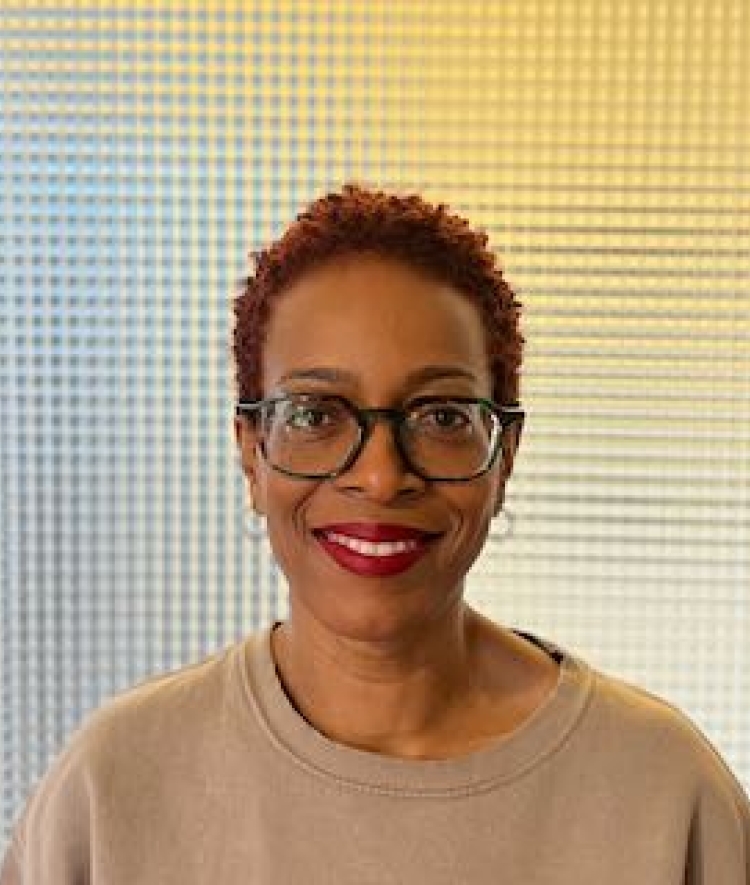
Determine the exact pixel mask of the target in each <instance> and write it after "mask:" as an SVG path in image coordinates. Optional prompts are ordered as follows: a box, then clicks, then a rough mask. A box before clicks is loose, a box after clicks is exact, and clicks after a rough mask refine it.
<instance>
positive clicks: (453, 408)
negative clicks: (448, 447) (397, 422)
mask: <svg viewBox="0 0 750 885" xmlns="http://www.w3.org/2000/svg"><path fill="white" fill-rule="evenodd" d="M475 411H476V410H475V409H472V406H471V404H468V403H452V402H438V403H425V404H423V405H420V406H418V407H417V408H416V409H414V411H413V412H412V422H411V423H412V425H413V427H414V429H415V430H417V431H418V432H420V433H426V434H431V435H435V436H438V435H440V436H458V435H468V434H471V432H472V430H473V427H474V422H475V415H474V412H475Z"/></svg>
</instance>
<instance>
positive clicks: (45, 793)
mask: <svg viewBox="0 0 750 885" xmlns="http://www.w3.org/2000/svg"><path fill="white" fill-rule="evenodd" d="M87 780H88V778H87V776H86V770H85V767H84V766H83V765H82V761H81V758H80V754H79V752H78V747H77V746H75V745H74V746H72V747H70V748H69V749H68V750H67V751H65V752H64V753H63V754H62V755H61V756H60V757H59V758H58V759H57V760H56V761H55V762H54V763H53V765H52V766H51V767H50V769H49V770H48V771H47V773H46V774H45V776H44V777H43V778H42V780H41V781H40V783H39V784H38V786H37V788H36V790H35V791H34V792H33V793H32V795H31V798H30V799H29V800H28V802H27V804H26V807H25V809H24V811H23V814H22V816H21V818H20V819H19V821H18V823H17V825H16V827H15V829H14V832H13V836H12V840H11V843H10V846H9V847H8V850H7V852H6V855H5V859H4V861H3V864H2V867H1V868H0V885H52V883H54V885H87V883H88V882H89V881H90V875H89V873H90V869H89V867H90V864H89V858H90V855H91V845H90V838H89V837H90V832H91V821H90V813H89V805H90V803H89V797H88V789H87Z"/></svg>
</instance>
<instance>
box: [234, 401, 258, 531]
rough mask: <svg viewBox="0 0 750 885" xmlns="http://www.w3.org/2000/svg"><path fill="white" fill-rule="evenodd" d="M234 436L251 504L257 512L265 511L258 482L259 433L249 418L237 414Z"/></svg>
mask: <svg viewBox="0 0 750 885" xmlns="http://www.w3.org/2000/svg"><path fill="white" fill-rule="evenodd" d="M234 438H235V441H236V443H237V451H238V454H239V461H240V467H241V468H242V472H243V473H244V474H245V480H246V482H247V494H248V498H249V501H250V506H251V508H252V510H253V511H255V513H258V514H261V515H262V514H264V513H265V503H264V498H263V494H262V489H261V484H260V483H259V482H258V454H259V453H258V433H257V430H256V427H255V425H254V424H253V423H252V422H251V421H248V420H247V418H245V417H242V416H240V415H237V416H236V417H235V419H234Z"/></svg>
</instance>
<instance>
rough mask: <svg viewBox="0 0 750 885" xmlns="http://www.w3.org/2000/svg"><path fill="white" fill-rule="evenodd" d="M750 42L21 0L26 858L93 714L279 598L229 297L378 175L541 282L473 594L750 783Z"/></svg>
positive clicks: (12, 302) (196, 654) (661, 24)
mask: <svg viewBox="0 0 750 885" xmlns="http://www.w3.org/2000/svg"><path fill="white" fill-rule="evenodd" d="M749 58H750V6H749V5H748V4H747V3H746V2H744V0H735V2H732V0H710V2H709V0H570V2H565V0H558V2H543V0H518V2H503V3H502V4H500V3H489V2H488V3H478V2H472V0H461V2H442V3H438V4H435V3H431V2H429V0H388V2H372V0H370V2H367V3H365V2H361V3H359V2H355V3H351V2H334V0H322V2H321V0H308V2H301V0H300V2H280V0H265V2H229V0H227V2H215V3H206V4H198V3H193V2H184V3H171V2H167V3H165V2H164V0H149V2H143V0H139V2H129V3H124V2H112V3H109V4H102V3H94V2H88V0H79V2H77V3H73V2H71V3H62V2H43V0H22V2H21V0H4V2H3V4H2V9H1V10H0V77H1V78H2V92H1V99H0V410H1V411H0V419H1V420H0V581H1V582H2V583H1V585H0V689H1V696H0V823H1V824H2V831H0V851H1V850H2V847H3V845H4V840H5V839H6V838H7V834H8V831H9V827H10V824H11V821H12V820H13V818H14V816H15V815H16V814H17V813H18V811H19V810H20V807H21V805H22V803H23V801H24V800H25V798H26V796H27V795H28V792H29V790H30V788H31V786H32V785H33V783H34V782H35V780H36V779H37V778H38V776H39V775H40V774H41V772H42V771H43V770H44V769H45V768H46V767H47V765H48V764H49V762H50V760H51V758H52V757H53V756H54V754H55V753H56V752H57V751H58V750H59V748H60V747H61V745H62V744H63V743H64V741H65V740H66V738H67V736H68V735H69V734H70V732H71V731H72V730H73V729H74V728H75V727H76V726H77V725H78V723H79V722H80V721H81V720H82V719H83V718H84V717H85V716H86V715H87V714H88V713H89V712H90V711H91V710H92V709H93V708H94V707H96V706H97V705H99V704H100V703H101V702H102V701H103V700H104V699H106V698H107V697H109V696H111V695H112V694H113V693H115V692H117V691H119V690H121V689H123V688H125V687H127V686H128V685H131V684H133V683H134V682H135V681H137V680H139V679H140V678H142V677H144V676H146V675H147V674H151V673H154V672H158V671H162V670H165V669H171V668H174V667H177V666H179V665H181V664H182V663H186V662H188V661H192V660H196V659H198V658H200V657H202V656H204V655H205V654H208V653H210V652H212V651H213V650H215V649H217V648H220V647H221V646H223V645H225V644H227V643H228V642H231V641H234V640H235V639H237V638H238V637H239V636H241V635H242V634H244V633H247V632H248V631H250V630H252V629H255V628H257V627H259V626H262V625H265V624H267V623H269V622H270V621H271V620H272V619H273V618H275V617H279V616H282V615H283V612H284V610H285V605H286V603H285V595H284V585H283V580H282V579H281V577H280V575H279V574H278V571H277V570H276V569H275V567H274V565H273V563H272V561H271V557H270V555H269V550H268V547H267V545H266V542H265V541H264V539H263V535H262V526H261V525H259V524H257V523H256V522H253V521H250V522H249V523H247V524H245V522H244V518H243V500H242V498H243V490H242V484H241V477H240V473H239V468H238V465H237V460H236V455H235V452H234V448H233V434H232V428H231V415H232V394H233V391H232V382H231V366H230V362H229V330H230V328H231V324H230V320H231V314H230V309H229V301H230V296H231V294H232V292H233V290H234V287H235V284H236V281H237V280H238V279H239V277H240V276H241V275H242V273H243V272H244V271H245V256H246V254H247V252H248V250H250V249H252V248H255V247H256V246H258V245H259V244H260V243H262V242H265V241H267V240H268V238H269V237H271V236H274V235H276V234H277V233H278V232H279V231H280V229H281V227H282V226H283V224H284V223H285V222H286V221H287V220H288V219H289V218H290V217H291V216H292V215H293V214H294V213H295V212H296V210H297V209H298V208H299V207H300V205H302V204H303V203H304V202H306V201H307V200H308V199H310V198H312V197H314V196H316V195H318V194H319V193H321V192H322V191H323V190H325V189H327V188H328V187H331V186H338V185H340V184H341V183H342V182H343V181H344V180H347V179H349V178H356V179H358V180H361V181H365V182H370V183H376V184H382V185H384V186H388V187H397V188H400V189H408V190H420V191H421V192H423V193H425V194H426V195H427V196H428V197H429V198H434V199H440V200H446V201H448V202H449V203H451V205H452V206H454V207H455V208H456V209H458V210H460V211H462V212H465V213H466V214H468V215H469V217H471V218H472V220H474V221H475V222H476V223H478V224H480V225H483V226H484V227H486V228H487V230H488V231H489V233H490V235H491V238H492V241H493V243H494V245H495V246H496V247H497V248H498V249H499V250H500V252H501V254H502V255H503V261H504V265H505V268H506V272H507V276H508V278H509V279H510V281H511V282H512V283H513V284H514V285H515V287H516V288H517V289H518V290H519V292H520V293H521V296H522V300H523V302H524V304H525V311H526V314H525V315H526V320H525V333H526V336H527V338H528V340H529V346H528V355H527V364H526V369H525V375H524V384H523V400H524V405H525V406H526V408H527V410H528V412H529V420H528V423H527V428H526V433H525V439H524V444H523V448H522V451H521V454H520V456H519V459H518V464H517V470H516V475H515V477H514V479H513V480H512V483H511V486H512V488H511V489H510V495H509V500H508V507H509V510H510V511H511V512H512V513H513V515H514V519H513V533H512V535H511V537H510V538H507V539H504V540H503V539H500V538H492V539H491V540H490V542H489V543H488V546H487V549H486V551H485V554H484V555H483V558H482V560H481V562H480V563H479V564H478V566H477V569H476V571H475V573H474V574H473V575H472V577H471V580H470V583H469V591H468V592H469V596H470V598H471V599H472V601H474V602H475V603H476V604H478V605H479V606H480V607H481V608H482V609H483V610H485V611H486V612H487V613H488V614H490V615H491V616H492V617H495V618H496V619H498V620H500V621H502V622H504V623H507V624H510V625H518V626H521V627H524V628H526V629H532V630H536V631H537V632H539V633H540V634H541V635H545V636H548V637H550V638H552V639H556V640H557V641H558V642H560V643H562V644H564V645H568V646H569V647H570V648H571V649H574V650H576V651H577V652H578V653H579V654H581V655H583V656H585V657H587V658H588V659H589V660H591V661H592V662H593V663H594V664H596V665H597V666H599V667H601V668H603V669H605V670H609V671H611V672H614V673H617V674H620V675H622V676H624V677H625V678H628V679H630V680H632V681H635V682H638V683H640V684H641V685H643V686H645V687H647V688H649V689H650V690H652V691H654V692H656V693H658V694H661V695H663V696H666V697H668V698H669V699H670V700H672V701H673V702H675V703H676V704H677V705H678V706H680V707H682V709H684V710H685V711H686V712H687V713H688V714H689V715H690V716H691V717H692V718H693V719H694V720H695V721H696V722H697V723H698V724H699V726H700V727H701V728H702V729H703V730H704V731H705V732H706V734H707V735H708V736H709V737H710V738H711V740H712V741H713V742H714V743H715V744H716V746H717V747H718V748H719V749H720V751H721V753H722V754H723V755H724V757H725V758H726V759H727V761H728V762H729V763H730V765H731V766H732V767H733V768H734V769H735V771H736V772H737V774H738V775H739V776H740V779H741V780H742V781H743V782H744V784H745V785H746V786H750V712H749V710H750V704H749V701H750V642H749V641H748V637H750V568H749V566H750V101H749V99H748V96H749V95H750V65H749V64H748V59H749Z"/></svg>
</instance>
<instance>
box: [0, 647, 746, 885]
mask: <svg viewBox="0 0 750 885" xmlns="http://www.w3.org/2000/svg"><path fill="white" fill-rule="evenodd" d="M269 636H270V631H268V630H266V631H263V632H262V633H257V634H254V635H252V636H250V637H249V638H248V639H247V640H246V641H244V642H242V643H238V644H236V645H233V646H230V647H229V648H227V649H226V650H224V651H223V652H221V653H220V654H218V655H215V656H213V657H212V658H209V659H208V660H206V661H204V662H202V663H199V664H196V665H194V666H192V667H188V668H186V669H183V670H180V671H177V672H175V673H173V674H169V675H166V676H160V677H157V678H155V679H152V680H149V681H147V682H145V683H142V684H141V685H139V686H137V687H136V688H134V689H131V690H129V691H127V692H125V693H123V694H121V695H119V696H118V697H117V698H115V699H114V700H113V701H110V702H109V703H107V704H106V705H105V706H103V707H102V708H101V709H100V710H99V711H97V712H96V713H95V714H94V715H93V716H92V717H91V718H89V720H88V721H87V722H86V723H85V725H84V726H83V727H82V728H81V729H80V730H79V731H78V732H77V733H76V734H75V735H74V737H73V739H72V740H71V742H70V743H69V745H68V747H67V749H66V750H65V751H64V752H63V753H62V754H61V756H60V757H59V758H58V759H57V761H56V762H55V764H54V765H53V766H52V768H51V769H50V771H49V772H48V773H47V775H46V777H45V778H44V779H43V780H42V781H41V783H40V784H39V786H38V787H37V789H36V792H35V793H34V795H33V796H32V798H31V800H30V801H29V803H28V804H27V807H26V809H25V811H24V814H23V816H22V819H21V820H20V821H19V823H18V825H17V827H16V831H15V836H14V840H13V843H12V845H11V847H10V849H9V851H8V854H7V856H6V858H5V865H4V867H3V870H2V873H0V885H18V883H23V885H73V883H75V885H83V883H92V885H146V883H149V885H151V883H153V885H157V883H158V885H171V883H175V885H240V883H242V885H248V883H279V885H339V883H341V885H355V883H356V885H396V883H399V885H407V883H408V885H420V883H429V885H457V883H471V885H489V883H492V885H500V883H502V885H553V883H554V885H587V883H591V885H625V883H628V885H699V883H700V885H749V883H750V805H749V804H748V800H747V797H746V796H745V794H744V793H743V791H742V789H741V788H740V785H739V784H738V782H737V781H736V780H735V779H734V778H733V776H732V775H731V774H730V772H729V771H728V769H727V768H726V766H725V765H724V764H723V763H722V761H721V759H720V758H719V757H718V755H717V754H716V752H715V751H714V750H713V749H712V747H711V746H710V745H709V743H708V742H707V741H706V739H705V738H704V737H702V736H701V734H700V733H699V732H698V731H697V730H696V729H695V727H694V726H693V725H692V724H691V723H690V722H689V721H688V720H687V719H686V718H685V717H684V716H683V715H682V714H681V713H679V712H677V711H676V710H675V709H673V708H672V707H670V706H669V705H667V704H665V703H664V702H663V701H660V700H658V699H656V698H654V697H652V696H651V695H649V694H647V693H645V692H643V691H641V690H639V689H636V688H633V687H630V686H628V685H626V684H624V683H623V682H621V681H618V680H615V679H612V678H610V677H607V676H603V675H602V674H600V673H598V672H595V671H594V670H593V669H592V668H590V667H589V666H587V665H586V664H585V663H584V662H583V661H581V660H579V659H578V658H576V657H574V656H573V655H571V654H569V653H567V652H565V651H562V650H560V649H558V648H557V646H554V645H552V644H551V643H546V646H547V649H548V651H550V652H554V651H555V650H557V651H562V654H561V657H562V664H561V667H560V677H559V683H558V686H557V689H556V691H555V692H554V693H553V694H552V695H551V696H550V698H549V699H548V700H547V701H546V702H545V704H544V705H543V706H542V707H540V708H539V709H538V710H537V711H536V713H535V714H534V715H533V716H532V717H531V718H530V719H528V720H527V721H526V722H525V723H524V724H523V725H522V726H521V727H520V728H518V729H517V730H516V731H514V732H513V733H511V734H510V735H508V736H505V737H502V738H499V739H498V740H497V741H496V742H495V743H493V744H492V745H490V746H489V747H487V748H485V749H483V750H480V751H478V752H474V753H471V754H468V755H465V756H462V757H460V758H456V759H451V760H442V761H408V760H403V759H396V758H392V757H388V756H383V755H379V754H376V753H369V752H364V751H360V750H355V749H352V748H349V747H345V746H342V745H340V744H336V743H333V742H332V741H330V740H328V739H326V738H325V737H323V736H322V735H321V734H320V733H318V732H317V731H315V730H314V729H313V728H312V727H311V726H310V725H308V724H307V722H305V720H304V719H302V718H301V717H300V716H299V715H298V714H297V713H296V712H295V710H294V708H293V706H292V705H291V703H290V702H289V700H288V699H287V697H286V695H285V694H284V691H283V689H282V687H281V684H280V682H279V680H278V677H277V675H276V671H275V668H274V664H273V659H272V656H271V649H270V640H269Z"/></svg>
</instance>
